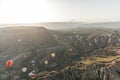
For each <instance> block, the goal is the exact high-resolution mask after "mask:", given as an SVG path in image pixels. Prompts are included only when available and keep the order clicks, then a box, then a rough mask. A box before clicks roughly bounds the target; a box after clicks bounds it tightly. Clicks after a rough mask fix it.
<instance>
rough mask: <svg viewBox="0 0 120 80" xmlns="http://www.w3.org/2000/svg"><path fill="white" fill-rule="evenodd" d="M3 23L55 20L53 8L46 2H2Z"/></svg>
mask: <svg viewBox="0 0 120 80" xmlns="http://www.w3.org/2000/svg"><path fill="white" fill-rule="evenodd" d="M1 8H2V9H1V14H0V17H1V19H0V20H1V21H0V22H3V23H34V22H48V21H53V20H57V15H56V14H57V13H56V12H55V10H54V7H53V6H52V5H51V4H50V3H49V1H47V0H2V6H1Z"/></svg>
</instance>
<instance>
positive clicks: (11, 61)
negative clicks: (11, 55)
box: [6, 60, 13, 68]
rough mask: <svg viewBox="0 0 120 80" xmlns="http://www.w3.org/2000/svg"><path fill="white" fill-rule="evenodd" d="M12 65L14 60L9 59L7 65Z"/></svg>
mask: <svg viewBox="0 0 120 80" xmlns="http://www.w3.org/2000/svg"><path fill="white" fill-rule="evenodd" d="M12 65H13V60H8V61H7V62H6V66H7V67H9V68H10V67H12Z"/></svg>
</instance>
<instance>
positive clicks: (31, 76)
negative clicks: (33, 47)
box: [28, 72, 36, 79]
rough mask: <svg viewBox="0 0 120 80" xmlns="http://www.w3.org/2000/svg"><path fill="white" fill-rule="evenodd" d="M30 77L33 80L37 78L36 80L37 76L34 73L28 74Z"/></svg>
mask: <svg viewBox="0 0 120 80" xmlns="http://www.w3.org/2000/svg"><path fill="white" fill-rule="evenodd" d="M28 76H29V77H30V78H32V79H35V78H36V74H35V73H33V72H30V73H28Z"/></svg>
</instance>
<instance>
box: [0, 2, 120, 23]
mask: <svg viewBox="0 0 120 80" xmlns="http://www.w3.org/2000/svg"><path fill="white" fill-rule="evenodd" d="M46 21H47V22H48V21H49V22H54V21H55V22H56V21H81V22H102V21H120V0H0V23H35V22H46Z"/></svg>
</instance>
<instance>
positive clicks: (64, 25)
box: [0, 22, 120, 30]
mask: <svg viewBox="0 0 120 80" xmlns="http://www.w3.org/2000/svg"><path fill="white" fill-rule="evenodd" d="M0 26H1V27H11V26H13V27H14V26H18V27H19V26H25V27H29V26H37V27H41V26H44V27H46V28H48V29H54V30H58V29H74V28H78V27H97V28H98V27H105V28H120V22H99V23H83V22H42V23H31V24H1V25H0Z"/></svg>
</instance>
